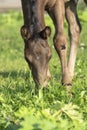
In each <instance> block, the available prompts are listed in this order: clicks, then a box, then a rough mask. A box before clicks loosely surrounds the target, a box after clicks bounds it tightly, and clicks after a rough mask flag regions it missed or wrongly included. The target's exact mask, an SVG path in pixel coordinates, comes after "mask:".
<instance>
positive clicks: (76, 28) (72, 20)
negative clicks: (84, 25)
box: [66, 0, 81, 80]
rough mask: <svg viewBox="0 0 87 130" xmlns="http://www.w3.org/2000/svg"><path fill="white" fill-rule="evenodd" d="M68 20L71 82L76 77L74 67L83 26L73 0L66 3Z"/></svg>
mask: <svg viewBox="0 0 87 130" xmlns="http://www.w3.org/2000/svg"><path fill="white" fill-rule="evenodd" d="M66 19H67V21H68V25H69V36H70V43H71V44H70V48H71V49H70V55H69V61H68V70H69V73H70V77H71V80H72V78H73V75H74V66H75V61H76V54H77V49H78V43H79V36H80V31H81V25H80V22H79V19H78V16H77V5H76V3H74V1H73V0H71V1H70V2H68V3H66Z"/></svg>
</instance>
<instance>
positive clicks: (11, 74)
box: [0, 70, 29, 79]
mask: <svg viewBox="0 0 87 130" xmlns="http://www.w3.org/2000/svg"><path fill="white" fill-rule="evenodd" d="M0 76H1V77H3V78H8V77H11V78H13V79H14V78H17V77H21V78H28V77H29V71H28V72H26V73H25V72H23V71H20V72H17V71H14V70H13V71H8V72H7V71H0Z"/></svg>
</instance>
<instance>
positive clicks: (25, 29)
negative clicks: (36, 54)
mask: <svg viewBox="0 0 87 130" xmlns="http://www.w3.org/2000/svg"><path fill="white" fill-rule="evenodd" d="M20 31H21V36H22V38H23V39H24V40H26V41H27V40H28V39H29V38H30V36H31V34H30V32H29V28H28V26H25V25H23V26H22V27H21V30H20Z"/></svg>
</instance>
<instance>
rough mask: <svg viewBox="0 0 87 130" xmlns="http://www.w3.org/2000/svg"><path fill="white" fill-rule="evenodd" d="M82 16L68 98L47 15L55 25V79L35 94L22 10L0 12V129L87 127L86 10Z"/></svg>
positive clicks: (67, 129)
mask: <svg viewBox="0 0 87 130" xmlns="http://www.w3.org/2000/svg"><path fill="white" fill-rule="evenodd" d="M79 17H80V19H81V24H82V27H83V30H82V33H81V37H80V45H79V49H78V55H77V61H76V66H75V77H74V80H73V86H72V92H73V96H72V97H69V96H68V94H67V92H66V89H65V88H64V86H62V85H61V66H60V61H59V58H58V56H57V54H56V52H55V50H54V47H53V43H52V37H53V33H54V28H53V25H52V21H51V20H50V19H49V17H48V16H46V23H47V25H50V26H51V28H52V35H51V38H50V47H51V49H52V55H53V56H52V59H51V61H50V71H51V75H52V78H51V80H50V82H49V83H48V88H47V89H45V90H44V91H43V92H42V91H41V90H40V91H39V94H35V88H34V82H33V79H32V75H31V72H30V70H29V68H28V66H27V64H26V62H25V60H24V54H23V53H24V52H23V51H24V44H23V40H22V38H21V36H20V27H21V26H22V25H23V21H22V15H21V13H20V12H9V13H4V14H0V130H45V129H46V130H77V129H78V130H87V36H86V35H87V11H84V12H83V13H81V12H79ZM65 32H67V24H66V23H65ZM82 45H84V46H82Z"/></svg>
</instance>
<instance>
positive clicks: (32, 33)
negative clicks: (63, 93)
mask: <svg viewBox="0 0 87 130" xmlns="http://www.w3.org/2000/svg"><path fill="white" fill-rule="evenodd" d="M21 1H22V9H23V16H24V25H23V26H22V28H21V35H22V37H23V39H24V42H25V49H24V54H25V59H26V61H27V62H28V64H29V66H30V69H31V71H32V75H33V79H34V81H35V83H36V87H38V86H39V85H42V86H46V84H47V81H48V79H49V78H50V72H49V67H48V63H49V60H50V58H51V50H50V47H49V45H48V37H49V36H50V33H51V30H50V27H46V25H45V21H44V10H46V11H47V12H48V14H49V15H50V17H51V18H52V20H53V23H54V27H55V35H54V39H53V41H54V47H55V49H56V51H57V53H58V55H59V57H60V62H61V69H62V84H63V85H71V83H72V78H73V75H74V66H75V60H76V54H77V48H78V42H79V35H80V30H81V26H80V23H79V20H78V16H77V1H78V0H21ZM84 1H85V2H87V0H84ZM65 15H66V19H67V22H68V25H69V36H70V42H71V49H70V56H69V60H68V64H67V59H66V53H67V40H66V36H65V34H64V17H65Z"/></svg>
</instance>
